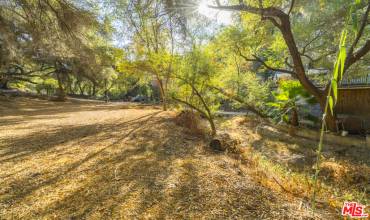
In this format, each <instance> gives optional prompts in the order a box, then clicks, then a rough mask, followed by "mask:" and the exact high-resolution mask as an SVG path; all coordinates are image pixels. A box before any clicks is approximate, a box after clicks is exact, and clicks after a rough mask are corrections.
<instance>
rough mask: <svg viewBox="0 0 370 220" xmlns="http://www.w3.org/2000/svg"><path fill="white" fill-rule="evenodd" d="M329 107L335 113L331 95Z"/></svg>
mask: <svg viewBox="0 0 370 220" xmlns="http://www.w3.org/2000/svg"><path fill="white" fill-rule="evenodd" d="M329 107H330V111H331V114H332V115H333V114H334V101H333V97H331V96H329Z"/></svg>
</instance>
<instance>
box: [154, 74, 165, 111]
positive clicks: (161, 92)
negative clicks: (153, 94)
mask: <svg viewBox="0 0 370 220" xmlns="http://www.w3.org/2000/svg"><path fill="white" fill-rule="evenodd" d="M156 80H157V83H158V86H159V91H160V94H161V101H162V108H163V111H167V100H166V93H165V91H164V88H163V82H162V80H161V79H160V78H159V76H158V75H157V74H156Z"/></svg>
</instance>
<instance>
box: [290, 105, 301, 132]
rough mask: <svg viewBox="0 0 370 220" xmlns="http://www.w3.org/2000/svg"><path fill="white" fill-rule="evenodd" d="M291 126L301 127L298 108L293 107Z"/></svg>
mask: <svg viewBox="0 0 370 220" xmlns="http://www.w3.org/2000/svg"><path fill="white" fill-rule="evenodd" d="M290 124H291V125H293V126H294V127H297V126H298V125H299V120H298V110H297V107H293V109H292V112H291V117H290Z"/></svg>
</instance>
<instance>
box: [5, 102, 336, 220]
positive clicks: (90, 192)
mask: <svg viewBox="0 0 370 220" xmlns="http://www.w3.org/2000/svg"><path fill="white" fill-rule="evenodd" d="M172 114H173V113H170V112H161V111H159V110H158V109H153V108H151V107H144V108H139V107H137V106H136V107H135V106H127V105H120V104H104V103H83V104H82V103H69V102H68V103H56V102H47V101H41V100H36V99H25V98H16V99H11V100H3V101H0V129H1V132H0V218H1V219H20V218H22V219H138V218H139V219H311V215H310V212H309V211H308V208H307V204H306V203H303V202H302V201H301V200H299V199H294V198H292V197H291V196H287V195H285V194H284V193H278V192H274V191H272V190H270V189H269V188H266V187H264V186H262V185H261V184H260V183H258V182H257V181H256V180H254V179H253V178H252V177H251V176H250V175H249V174H248V173H249V171H248V168H247V167H246V166H244V165H242V164H241V163H240V161H238V160H235V159H232V158H231V157H229V156H227V155H225V154H216V153H213V152H211V151H210V150H209V149H208V147H207V143H206V141H205V140H202V139H200V138H195V137H192V136H189V135H185V134H184V133H185V132H184V129H183V128H181V127H179V126H176V125H175V123H174V122H173V117H174V116H173V115H172ZM319 213H320V216H319V217H320V218H323V219H336V216H333V213H329V211H328V210H326V209H323V210H319ZM319 217H318V218H319Z"/></svg>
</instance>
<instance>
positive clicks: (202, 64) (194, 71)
mask: <svg viewBox="0 0 370 220" xmlns="http://www.w3.org/2000/svg"><path fill="white" fill-rule="evenodd" d="M176 70H177V71H176V72H175V79H174V81H173V82H172V86H171V96H173V97H176V98H178V99H181V100H184V101H186V102H188V103H190V104H191V105H193V106H195V107H196V108H198V109H200V110H201V111H203V112H205V113H206V114H208V113H207V110H206V109H205V108H206V107H205V106H204V104H203V103H202V100H201V99H203V100H204V101H205V103H206V105H207V107H208V108H209V110H210V111H211V113H214V112H215V111H217V109H218V108H219V106H220V101H221V99H220V97H219V96H218V95H217V94H216V93H215V92H214V91H213V90H212V89H211V88H210V87H209V86H210V85H212V84H213V83H216V84H217V80H216V76H217V72H218V66H217V63H215V62H214V60H213V59H212V54H211V53H209V51H207V50H204V49H200V48H193V50H192V51H190V52H189V53H187V54H186V55H185V56H184V58H183V59H181V60H180V62H179V63H178V66H177V69H176ZM194 89H196V90H197V91H198V92H199V94H200V96H201V97H199V96H197V94H196V92H195V91H194Z"/></svg>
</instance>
